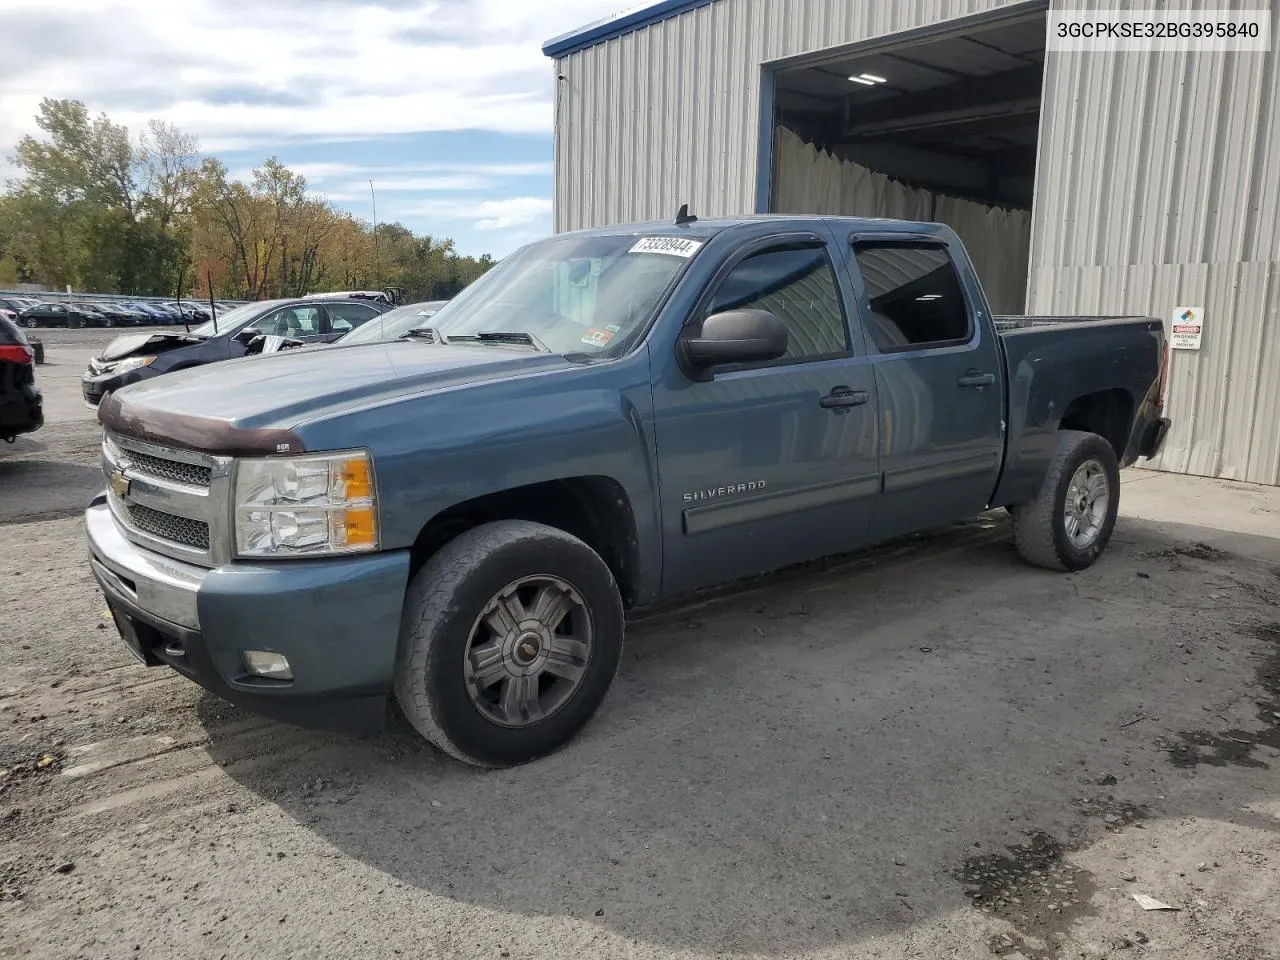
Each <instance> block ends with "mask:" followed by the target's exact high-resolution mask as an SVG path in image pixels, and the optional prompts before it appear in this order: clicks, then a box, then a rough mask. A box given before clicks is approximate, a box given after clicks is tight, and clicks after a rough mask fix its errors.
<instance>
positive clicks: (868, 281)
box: [86, 217, 1169, 766]
mask: <svg viewBox="0 0 1280 960" xmlns="http://www.w3.org/2000/svg"><path fill="white" fill-rule="evenodd" d="M408 332H409V334H410V336H408V337H407V338H402V339H398V340H395V341H393V342H390V343H387V342H375V343H373V344H367V345H364V346H359V345H357V346H354V347H346V348H343V349H340V350H297V351H289V352H284V353H281V354H278V355H275V356H270V357H264V358H260V359H257V360H254V361H252V362H244V363H228V364H222V365H220V366H216V367H210V368H207V369H204V370H193V371H188V372H186V373H182V374H178V375H175V376H172V377H165V378H161V379H158V380H154V381H151V382H149V383H141V384H135V385H133V386H130V387H126V388H125V389H123V390H120V391H118V392H116V393H113V394H112V395H111V397H109V398H108V399H107V400H106V401H105V402H104V403H103V404H102V406H101V408H100V410H99V419H100V420H101V421H102V423H103V424H104V426H105V428H106V434H105V440H104V445H103V468H104V472H105V477H106V481H107V486H108V490H107V492H105V493H104V494H102V495H101V496H99V497H97V498H96V499H95V500H94V501H93V502H92V504H91V506H90V507H89V509H88V511H87V513H86V524H87V529H88V539H89V544H90V551H91V566H92V570H93V573H94V575H95V576H96V578H97V580H98V582H99V584H100V585H101V586H102V589H103V591H104V593H105V594H106V597H107V602H108V603H109V605H110V607H111V609H112V610H113V611H114V613H115V618H116V623H117V624H118V625H119V627H120V632H121V635H122V637H123V638H124V641H125V643H126V644H127V645H128V646H129V648H130V649H131V650H132V651H133V652H134V654H135V655H136V656H137V657H139V658H140V659H141V660H142V661H143V662H145V663H148V664H152V665H161V664H168V665H170V666H172V667H173V668H175V669H176V670H178V671H180V672H182V673H183V674H185V675H186V676H187V677H189V678H191V679H192V680H195V681H196V682H198V683H200V684H203V685H204V686H205V687H207V688H208V689H210V690H212V691H214V692H216V693H218V694H220V695H221V696H223V697H225V698H227V699H228V700H231V701H234V702H236V703H240V704H243V705H244V706H246V707H249V708H251V709H254V710H258V711H260V712H262V713H265V714H270V715H272V716H275V717H277V718H281V719H287V720H291V721H293V722H298V723H303V724H305V725H311V726H328V727H337V728H345V729H371V728H376V727H377V726H378V725H380V724H381V723H382V720H383V717H384V713H385V706H386V701H387V698H388V696H390V695H391V694H392V693H393V692H394V695H395V698H396V700H397V702H398V703H399V705H400V708H401V710H402V711H403V713H404V714H405V716H406V717H407V718H408V720H409V722H410V723H411V724H412V725H413V726H414V727H415V728H416V729H417V730H418V732H419V733H421V734H422V735H423V736H424V737H425V738H426V739H428V740H430V741H432V742H433V743H435V744H437V745H438V746H439V747H441V748H442V749H443V750H445V751H447V752H448V753H450V754H452V755H453V756H455V757H458V758H460V759H462V760H465V761H468V762H471V763H476V764H481V765H486V766H504V765H508V764H513V763H519V762H522V761H526V760H529V759H531V758H534V757H538V756H540V755H542V754H545V753H547V752H548V751H551V750H554V749H556V748H557V747H559V746H561V745H562V744H564V743H565V742H566V741H568V740H569V739H570V738H571V737H572V736H573V735H574V733H575V732H576V731H577V730H579V729H580V728H581V727H582V726H583V725H584V724H585V723H586V722H587V721H588V719H589V718H590V717H591V716H592V714H593V713H594V712H595V710H596V708H597V707H598V706H599V704H600V703H601V701H602V700H603V698H604V696H605V693H606V691H607V690H608V688H609V686H610V683H611V681H612V680H613V677H614V674H615V673H616V672H617V669H618V665H619V662H620V656H621V651H622V639H623V624H624V611H625V610H627V609H629V608H639V607H643V606H645V605H648V604H652V603H654V602H655V601H660V600H666V599H669V598H673V597H678V596H680V595H685V594H688V593H690V592H691V591H697V590H700V589H704V588H708V587H712V586H717V585H721V584H725V583H727V582H730V581H735V580H738V579H739V578H743V577H750V576H753V575H758V574H762V573H767V572H769V571H771V570H776V569H778V568H781V567H784V566H788V565H791V564H795V563H799V562H805V561H811V560H815V559H818V558H821V557H825V556H829V555H832V554H837V553H843V552H845V551H849V550H853V549H856V548H858V547H860V546H864V545H866V544H869V543H872V542H875V541H879V540H884V539H887V538H893V537H898V536H902V535H905V534H909V533H911V532H913V531H917V530H921V529H926V528H930V527H935V526H939V525H943V524H947V523H949V522H951V521H954V520H957V519H961V518H966V517H969V516H973V515H976V514H979V513H981V512H983V511H985V510H988V509H990V508H998V507H1004V508H1007V509H1008V510H1009V512H1010V513H1011V515H1012V518H1013V524H1012V526H1013V537H1014V542H1015V544H1016V545H1017V549H1018V550H1019V551H1020V552H1021V554H1022V556H1023V557H1024V558H1025V559H1026V560H1027V561H1029V562H1030V563H1031V564H1034V565H1036V566H1040V567H1045V568H1050V569H1054V570H1081V569H1084V568H1086V567H1088V566H1090V565H1091V564H1092V563H1093V562H1094V561H1095V560H1096V559H1097V557H1098V555H1099V554H1100V553H1101V552H1102V551H1103V549H1104V548H1105V547H1106V545H1107V542H1108V540H1109V539H1110V536H1111V532H1112V528H1113V525H1114V523H1115V518H1116V510H1117V506H1118V503H1119V497H1120V493H1121V488H1120V477H1119V469H1120V467H1121V466H1124V465H1128V464H1131V463H1133V462H1134V461H1135V460H1137V459H1138V458H1139V457H1150V456H1154V455H1155V454H1156V453H1157V452H1158V451H1159V449H1160V446H1161V443H1162V442H1163V439H1164V437H1165V434H1166V431H1167V430H1168V427H1169V421H1168V420H1167V419H1166V418H1165V417H1164V416H1163V414H1162V409H1163V382H1164V363H1165V360H1166V352H1165V342H1164V333H1163V325H1162V323H1161V321H1160V320H1158V319H1152V318H1144V317H1140V318H1121V319H1111V318H1101V317H1092V318H1080V317H1077V318H1066V317H1052V318H1034V319H1028V318H1019V319H1017V320H1013V321H1006V320H1000V321H997V320H995V319H993V317H992V315H991V311H990V309H989V307H988V305H987V301H986V298H985V296H984V294H983V291H982V288H981V286H980V285H979V284H978V282H977V279H976V276H975V273H974V270H973V266H972V263H971V262H970V260H969V257H968V256H967V254H966V252H965V250H964V248H963V246H962V245H961V243H960V241H959V239H958V238H957V236H956V235H955V233H954V232H952V230H951V229H950V228H948V227H945V226H941V225H937V224H927V223H908V222H902V221H891V220H861V219H843V218H831V219H819V218H800V217H770V218H749V219H740V220H720V221H709V222H689V218H687V217H683V218H677V221H676V224H675V225H672V224H669V223H656V224H649V225H645V226H641V227H638V228H637V227H628V228H613V229H605V230H596V231H584V232H580V233H571V234H564V235H561V236H559V237H556V238H553V239H549V240H545V241H541V242H538V243H534V244H532V245H530V246H527V247H525V248H523V249H521V250H520V251H518V252H517V253H515V254H513V255H511V256H510V257H508V258H507V259H505V260H504V261H503V262H502V263H501V264H499V265H498V266H496V267H495V268H494V269H493V270H491V271H490V272H488V273H487V274H486V275H485V276H483V277H482V278H480V279H479V280H477V281H476V282H475V283H474V284H472V285H471V286H470V287H468V288H467V289H466V290H464V291H463V292H462V293H460V294H459V295H458V296H457V297H456V298H455V299H453V300H452V301H450V302H449V304H448V305H446V306H445V307H443V308H442V309H441V310H440V311H439V312H438V313H436V314H434V315H433V316H431V317H430V318H428V322H427V323H426V324H425V325H422V326H418V327H415V328H412V329H411V330H410V331H408Z"/></svg>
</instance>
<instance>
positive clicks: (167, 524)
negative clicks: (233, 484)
mask: <svg viewBox="0 0 1280 960" xmlns="http://www.w3.org/2000/svg"><path fill="white" fill-rule="evenodd" d="M230 465H231V461H230V459H229V458H225V457H214V456H210V455H208V454H204V453H199V452H196V451H192V450H183V449H178V448H175V447H168V446H162V445H159V444H155V443H149V442H145V441H142V440H135V439H134V438H132V437H126V436H120V435H117V434H114V433H112V432H110V431H108V432H107V433H106V435H105V437H104V438H103V443H102V467H103V472H104V474H105V480H106V487H107V494H108V497H107V502H108V504H109V506H110V507H111V512H112V514H114V515H115V518H116V522H117V523H119V524H120V526H121V527H123V528H124V533H125V535H126V536H127V537H129V538H130V539H131V540H133V541H134V542H136V543H138V544H140V545H141V546H144V547H146V548H148V549H151V550H155V551H157V552H159V553H163V554H167V555H168V556H171V557H174V558H176V559H179V560H184V561H187V562H189V563H199V564H208V565H216V564H217V563H220V562H225V559H226V557H227V555H228V549H227V533H226V529H225V527H226V522H227V521H226V519H225V517H224V513H225V504H226V502H227V497H228V495H229V486H230V484H229V480H228V472H229V469H230Z"/></svg>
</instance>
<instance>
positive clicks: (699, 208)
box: [555, 0, 1007, 231]
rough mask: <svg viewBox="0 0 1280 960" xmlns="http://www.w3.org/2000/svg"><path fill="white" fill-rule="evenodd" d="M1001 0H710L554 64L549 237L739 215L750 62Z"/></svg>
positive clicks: (753, 124) (756, 120) (752, 111)
mask: <svg viewBox="0 0 1280 960" xmlns="http://www.w3.org/2000/svg"><path fill="white" fill-rule="evenodd" d="M1005 5H1007V0H715V2H714V3H711V4H710V5H708V6H704V7H698V8H696V9H694V10H691V11H689V12H687V13H684V14H681V15H680V16H677V17H673V18H671V19H669V20H664V21H661V22H659V23H656V24H653V25H652V26H648V27H643V28H641V29H639V30H636V31H634V32H632V33H627V34H624V35H622V36H620V37H616V38H614V39H612V40H608V41H605V42H604V43H600V44H597V45H596V46H593V47H588V48H587V49H585V50H582V51H579V52H577V53H574V54H570V55H569V56H567V57H565V58H563V59H562V60H559V61H557V63H556V67H557V72H558V73H559V74H560V75H562V76H563V77H564V78H565V79H564V80H563V81H561V82H560V84H559V88H558V97H559V100H558V102H557V105H556V180H555V225H556V230H557V231H559V230H574V229H578V228H580V227H589V226H599V225H601V224H607V223H619V222H624V221H634V220H649V219H655V218H660V217H668V216H674V215H675V212H676V209H677V208H678V207H679V206H680V204H682V203H689V204H690V207H691V209H692V210H693V211H694V212H696V213H697V214H698V215H699V216H702V217H708V216H715V215H723V214H741V213H750V212H753V211H754V210H755V202H756V156H757V149H758V140H759V131H760V65H761V64H763V63H765V62H767V61H771V60H778V59H781V58H784V57H791V56H795V55H797V54H801V53H807V52H810V51H814V50H820V49H822V48H824V47H830V46H834V45H837V44H842V43H853V42H856V41H859V40H865V39H868V38H872V37H877V36H882V35H884V34H889V33H898V32H900V31H902V30H910V29H913V28H915V27H922V26H927V25H929V24H932V23H937V22H938V21H940V20H946V19H949V18H952V17H958V16H964V15H966V14H972V13H979V12H981V11H984V10H990V9H993V8H996V7H1000V6H1005Z"/></svg>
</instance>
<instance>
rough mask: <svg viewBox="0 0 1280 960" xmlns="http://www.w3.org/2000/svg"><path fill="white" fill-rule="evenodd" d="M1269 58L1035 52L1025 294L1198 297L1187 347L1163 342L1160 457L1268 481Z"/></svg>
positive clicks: (1274, 408) (1276, 160) (1273, 422)
mask: <svg viewBox="0 0 1280 960" xmlns="http://www.w3.org/2000/svg"><path fill="white" fill-rule="evenodd" d="M1220 5H1221V6H1223V7H1226V6H1230V5H1231V4H1229V3H1226V2H1222V3H1221V4H1220ZM1235 6H1237V7H1239V6H1241V4H1239V3H1237V4H1235ZM1272 35H1273V36H1275V26H1274V24H1273V28H1272ZM1276 59H1277V55H1276V51H1275V50H1274V49H1273V50H1272V51H1271V52H1270V53H1204V52H1202V53H1178V54H1174V53H1143V54H1137V53H1129V54H1120V55H1102V54H1089V55H1081V56H1054V55H1050V56H1049V58H1048V60H1047V63H1046V72H1045V92H1044V110H1043V115H1042V120H1041V135H1040V164H1039V169H1038V171H1037V177H1036V209H1035V216H1034V218H1033V222H1032V241H1031V282H1030V287H1029V291H1028V303H1027V309H1028V311H1030V312H1033V313H1057V312H1061V313H1095V312H1096V313H1134V312H1137V313H1145V314H1151V315H1153V316H1158V317H1160V318H1161V319H1163V320H1164V321H1165V322H1166V324H1168V322H1169V319H1170V317H1171V315H1172V313H1173V310H1174V308H1176V307H1178V306H1202V307H1204V308H1205V311H1206V313H1205V316H1206V320H1205V327H1204V342H1203V345H1202V347H1201V349H1200V350H1199V351H1198V352H1196V351H1186V350H1179V351H1174V352H1173V354H1172V357H1171V364H1170V378H1169V387H1168V410H1169V415H1170V416H1171V417H1172V418H1173V423H1174V426H1173V430H1172V431H1171V433H1170V435H1169V439H1168V441H1167V443H1166V446H1165V450H1164V452H1163V454H1162V455H1161V457H1160V458H1159V460H1158V461H1156V462H1155V464H1154V465H1155V466H1158V467H1161V468H1163V469H1168V470H1175V471H1178V472H1184V473H1194V474H1200V475H1204V476H1216V477H1226V478H1229V479H1234V480H1247V481H1251V482H1253V483H1267V484H1280V331H1278V330H1277V325H1278V324H1280V117H1277V116H1276V111H1277V110H1278V109H1280V98H1278V97H1277V90H1278V87H1280V77H1278V76H1277V69H1276Z"/></svg>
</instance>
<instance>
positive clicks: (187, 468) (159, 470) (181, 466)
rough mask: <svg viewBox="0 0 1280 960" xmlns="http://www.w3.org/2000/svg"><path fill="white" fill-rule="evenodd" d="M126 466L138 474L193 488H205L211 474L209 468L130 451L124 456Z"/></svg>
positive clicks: (211, 471)
mask: <svg viewBox="0 0 1280 960" xmlns="http://www.w3.org/2000/svg"><path fill="white" fill-rule="evenodd" d="M125 456H126V458H127V460H128V464H129V466H130V467H132V468H133V469H134V470H136V471H137V472H138V473H142V474H147V475H149V476H152V477H159V478H160V479H162V480H172V481H173V482H174V483H185V484H188V485H190V486H193V487H207V486H208V485H209V478H210V476H211V475H212V473H213V470H212V468H211V467H202V466H200V465H199V464H195V463H183V462H182V461H181V460H166V459H164V458H162V457H153V456H151V454H149V453H139V452H138V451H136V450H130V451H128V453H126V454H125Z"/></svg>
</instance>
